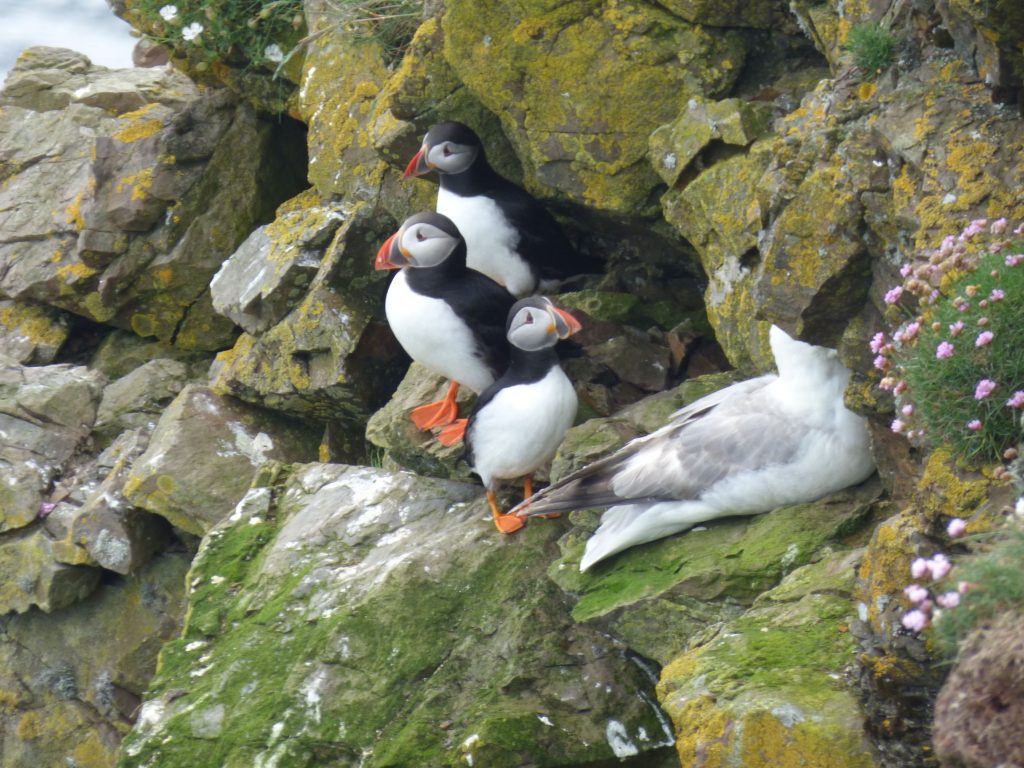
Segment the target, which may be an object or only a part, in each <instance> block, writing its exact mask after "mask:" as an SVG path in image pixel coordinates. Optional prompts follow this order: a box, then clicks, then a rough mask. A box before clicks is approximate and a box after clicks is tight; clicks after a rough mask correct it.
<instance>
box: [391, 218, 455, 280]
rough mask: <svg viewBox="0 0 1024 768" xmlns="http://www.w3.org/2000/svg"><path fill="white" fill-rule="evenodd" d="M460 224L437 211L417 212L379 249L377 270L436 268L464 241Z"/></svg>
mask: <svg viewBox="0 0 1024 768" xmlns="http://www.w3.org/2000/svg"><path fill="white" fill-rule="evenodd" d="M462 242H463V241H462V235H461V234H460V233H459V230H458V227H456V226H455V224H454V223H453V222H452V220H451V219H449V218H448V217H447V216H442V215H441V214H440V213H434V212H433V211H425V212H423V213H416V214H413V215H412V216H410V217H409V218H408V219H406V220H405V221H404V222H402V226H401V227H399V228H398V231H397V232H395V234H393V235H392V236H391V237H389V238H388V239H387V240H385V241H384V245H382V246H381V247H380V250H379V251H377V259H376V261H375V262H374V267H375V268H376V269H399V268H401V267H415V268H420V267H436V266H437V265H438V264H441V263H443V262H444V261H445V259H447V258H448V257H449V256H451V254H452V251H454V250H455V249H456V247H458V246H459V245H460V244H461V243H462Z"/></svg>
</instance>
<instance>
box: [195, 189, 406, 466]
mask: <svg viewBox="0 0 1024 768" xmlns="http://www.w3.org/2000/svg"><path fill="white" fill-rule="evenodd" d="M302 201H303V204H305V205H307V206H311V208H310V209H309V210H310V213H308V214H307V215H305V216H301V215H300V216H290V214H289V212H288V211H289V210H291V208H290V206H291V204H289V206H288V207H286V208H285V209H283V212H282V218H281V219H279V220H278V221H277V222H275V223H274V224H271V225H270V226H269V227H268V228H267V230H266V234H268V235H269V236H271V238H272V240H273V243H274V245H273V249H272V253H273V252H280V253H284V252H285V251H286V250H287V248H288V247H289V244H294V243H295V242H296V241H299V242H301V241H302V238H303V237H304V234H303V232H304V226H305V225H306V224H308V223H309V221H310V220H311V219H312V220H316V219H318V218H320V219H324V220H330V221H331V222H332V223H331V224H330V228H331V229H332V232H333V236H332V237H330V238H329V242H322V241H320V242H318V248H319V253H320V254H322V255H319V256H318V264H317V271H316V274H315V275H314V276H313V277H312V282H311V283H310V285H309V288H308V290H306V292H305V294H304V295H303V296H302V298H301V300H300V301H299V302H298V303H297V305H296V306H294V307H293V308H292V309H291V310H290V311H289V312H288V313H287V314H286V315H284V317H282V318H281V319H280V320H279V321H278V322H277V323H276V324H275V325H273V326H272V327H271V328H269V329H268V330H266V331H264V332H263V333H262V334H260V335H259V336H254V335H252V334H249V333H246V334H243V335H242V336H241V337H239V339H238V341H237V342H236V344H235V346H234V348H233V349H230V350H228V351H226V352H223V353H221V354H220V355H219V356H218V358H217V364H216V368H215V377H214V380H213V386H214V388H215V389H216V390H217V391H218V392H221V393H228V394H231V395H234V396H236V397H239V398H241V399H243V400H246V401H249V402H252V403H257V404H260V405H263V406H266V407H268V408H273V409H277V410H283V411H288V412H292V413H296V414H299V415H302V416H304V417H307V418H308V417H314V418H316V419H320V420H332V421H337V422H340V423H342V424H344V425H345V428H351V427H355V428H356V429H359V430H360V431H361V429H362V425H363V423H364V422H365V419H366V416H367V412H368V410H369V406H370V403H371V402H374V401H379V400H380V399H381V397H380V394H379V393H380V391H388V389H389V388H390V387H393V386H394V384H393V381H394V380H395V379H397V376H396V375H395V374H396V365H397V369H398V370H397V373H398V375H401V374H400V370H401V363H400V362H398V355H399V354H400V352H399V349H398V346H397V344H396V342H395V341H394V339H393V338H392V337H391V336H390V333H389V332H384V333H381V330H382V329H381V326H380V323H379V321H378V320H377V318H378V317H379V316H380V314H381V305H382V300H383V295H384V289H385V275H384V274H383V273H381V272H376V271H375V270H374V268H373V261H374V255H375V254H376V252H377V250H378V249H379V248H380V244H381V243H382V242H383V241H384V240H385V239H386V237H387V236H388V235H389V234H390V233H391V224H392V223H393V222H391V220H390V219H388V218H387V217H386V216H385V217H384V218H383V219H382V218H381V217H380V216H379V215H378V213H379V212H378V211H376V210H375V209H373V208H371V207H370V206H369V205H367V204H363V203H359V204H356V205H354V206H346V207H335V206H329V205H327V204H324V203H321V202H319V199H318V198H317V197H316V196H315V195H303V196H302ZM295 202H297V201H293V203H295ZM307 245H308V246H309V247H312V245H311V243H307ZM268 255H269V254H268ZM359 442H360V444H361V440H359ZM351 449H352V450H353V451H354V450H355V448H354V447H351ZM355 455H358V453H356V454H355Z"/></svg>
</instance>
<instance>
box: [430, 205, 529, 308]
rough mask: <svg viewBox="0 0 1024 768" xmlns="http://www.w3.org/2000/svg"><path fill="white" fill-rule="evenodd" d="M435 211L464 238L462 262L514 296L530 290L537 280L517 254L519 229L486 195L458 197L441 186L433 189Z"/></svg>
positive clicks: (526, 293) (520, 295)
mask: <svg viewBox="0 0 1024 768" xmlns="http://www.w3.org/2000/svg"><path fill="white" fill-rule="evenodd" d="M437 212H438V213H441V214H444V215H445V216H447V217H448V218H449V219H451V220H452V221H454V222H455V226H456V227H458V228H459V232H460V233H461V234H462V237H463V239H464V240H465V241H466V264H467V265H468V266H469V267H470V268H471V269H475V270H476V271H477V272H483V273H484V274H485V275H487V276H488V277H490V278H491V279H492V280H495V281H496V282H499V283H501V284H502V285H504V286H505V287H506V288H507V289H508V291H509V293H512V294H514V295H515V296H517V297H522V296H526V295H528V294H530V293H532V292H533V291H534V290H535V289H536V287H537V282H536V280H535V279H534V276H533V272H532V271H531V270H530V267H529V265H528V264H527V263H526V262H525V261H524V260H523V259H522V258H521V257H520V256H519V253H518V251H517V247H518V245H519V233H518V232H517V231H516V230H515V228H514V227H512V226H511V225H510V224H509V223H508V220H507V219H506V218H505V216H504V215H503V214H502V212H501V209H500V208H499V207H498V204H497V203H496V202H494V200H492V199H491V198H489V197H485V196H484V195H476V196H474V197H462V196H461V195H456V194H455V193H454V192H448V191H446V190H444V189H441V190H438V193H437Z"/></svg>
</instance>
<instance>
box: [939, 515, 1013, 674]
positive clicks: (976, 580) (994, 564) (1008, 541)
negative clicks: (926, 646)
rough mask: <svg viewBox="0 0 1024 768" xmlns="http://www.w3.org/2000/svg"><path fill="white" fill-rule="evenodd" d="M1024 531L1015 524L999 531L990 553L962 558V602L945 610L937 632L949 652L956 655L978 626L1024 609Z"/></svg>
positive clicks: (958, 570) (959, 566)
mask: <svg viewBox="0 0 1024 768" xmlns="http://www.w3.org/2000/svg"><path fill="white" fill-rule="evenodd" d="M1022 562H1024V530H1022V529H1021V527H1020V526H1019V524H1011V525H1010V527H1008V528H1007V529H1006V530H1005V531H1004V532H1000V534H998V538H997V540H996V542H995V543H994V544H993V545H992V548H991V549H990V550H989V551H988V552H984V553H982V554H979V555H976V556H975V557H973V558H968V559H965V560H962V561H960V562H959V563H958V564H957V567H956V581H957V583H958V584H962V585H963V588H962V589H961V590H960V591H961V592H962V593H963V594H961V596H960V604H959V605H958V606H957V607H955V608H950V609H948V610H944V611H943V612H942V615H941V616H940V617H939V618H938V619H937V620H936V622H935V634H936V638H937V639H938V641H939V644H940V646H941V647H942V649H943V650H944V652H945V653H946V654H947V655H950V656H955V655H956V652H957V648H958V647H959V644H960V642H961V641H962V640H963V639H964V638H965V637H966V636H967V635H968V634H969V633H970V632H971V630H973V629H974V628H975V627H977V626H979V625H981V624H984V623H985V622H988V621H991V620H993V619H995V618H997V617H999V616H1001V615H1003V614H1006V613H1011V612H1015V613H1021V612H1024V569H1022V568H1021V567H1020V564H1021V563H1022Z"/></svg>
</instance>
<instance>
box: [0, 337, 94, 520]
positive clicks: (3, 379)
mask: <svg viewBox="0 0 1024 768" xmlns="http://www.w3.org/2000/svg"><path fill="white" fill-rule="evenodd" d="M103 384H104V379H103V375H102V374H100V373H97V372H95V371H90V370H88V369H87V368H84V367H81V366H72V365H48V366H42V367H22V366H19V365H17V364H16V363H15V362H14V361H12V360H10V359H9V358H3V357H0V475H2V476H3V478H4V482H3V483H0V531H5V530H9V529H11V528H19V527H21V526H24V525H27V524H28V523H30V522H32V521H33V520H35V519H36V516H37V515H38V514H39V513H40V505H41V503H42V502H43V497H44V494H46V493H47V492H48V491H49V489H50V485H51V483H52V482H53V481H54V479H55V478H57V477H58V476H59V475H60V474H61V473H62V472H63V471H64V468H65V465H66V463H67V462H68V460H69V459H70V458H71V456H72V454H74V452H75V450H76V449H77V448H78V446H79V444H80V443H81V442H82V441H83V440H84V439H85V437H86V436H87V435H88V434H89V432H90V430H91V429H92V425H93V420H94V419H95V417H96V408H97V402H98V401H99V397H100V392H101V391H102V388H103Z"/></svg>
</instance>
